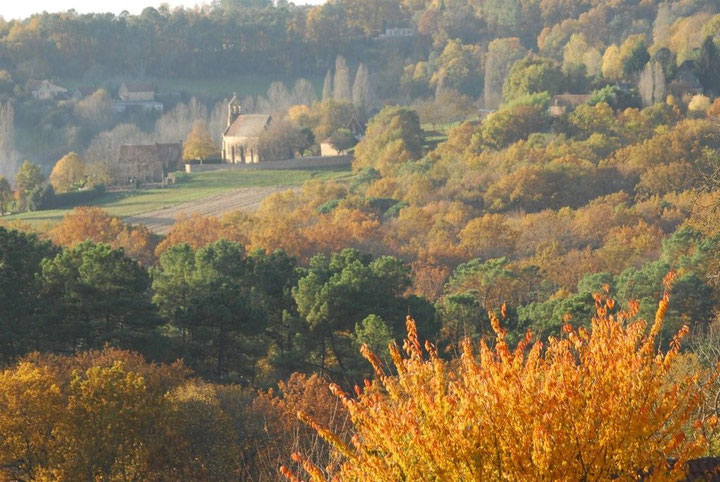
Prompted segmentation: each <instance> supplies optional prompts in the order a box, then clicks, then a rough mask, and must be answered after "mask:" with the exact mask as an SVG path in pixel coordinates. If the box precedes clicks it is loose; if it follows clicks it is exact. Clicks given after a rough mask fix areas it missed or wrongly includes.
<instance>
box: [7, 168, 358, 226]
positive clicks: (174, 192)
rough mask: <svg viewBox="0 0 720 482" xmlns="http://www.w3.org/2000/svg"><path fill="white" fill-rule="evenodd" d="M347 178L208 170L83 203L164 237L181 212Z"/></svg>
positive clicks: (320, 172)
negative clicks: (174, 181)
mask: <svg viewBox="0 0 720 482" xmlns="http://www.w3.org/2000/svg"><path fill="white" fill-rule="evenodd" d="M350 175H351V173H350V171H349V170H347V169H314V170H310V169H308V170H287V171H279V170H276V171H270V170H268V171H263V170H253V171H211V172H202V173H195V174H190V175H187V176H186V177H185V178H183V179H182V181H180V182H179V183H178V184H175V185H170V186H167V187H165V188H146V189H143V188H141V189H134V190H127V191H119V192H118V191H113V192H106V193H104V194H102V195H101V196H99V197H98V198H96V199H94V200H93V201H92V202H90V203H88V204H90V205H92V206H98V207H100V208H102V209H105V210H106V211H107V212H108V213H110V214H112V215H114V216H119V217H121V218H123V220H125V221H127V222H130V223H133V224H139V223H142V224H146V225H147V226H148V228H150V229H151V230H153V231H155V232H157V233H165V232H167V230H168V228H169V227H170V225H171V224H172V223H173V222H174V221H175V219H176V218H177V217H178V215H180V214H182V213H184V214H186V215H191V214H193V213H198V214H204V215H215V216H220V215H222V214H224V213H227V212H230V211H235V210H239V209H242V210H247V211H252V210H255V209H257V207H258V206H259V205H260V203H261V202H262V200H263V199H265V198H266V197H268V196H269V195H271V194H273V193H275V192H278V191H284V190H287V189H289V188H293V189H299V188H300V187H301V186H302V185H303V183H305V182H306V181H309V180H312V179H322V180H327V179H339V180H340V179H343V178H347V177H349V176H350ZM71 209H72V208H67V209H52V210H46V211H34V212H29V213H22V214H17V215H14V216H7V217H5V218H4V220H6V221H12V220H19V221H22V222H26V223H30V224H34V225H42V224H48V225H52V224H55V223H57V222H59V221H60V220H62V217H63V216H64V215H65V214H66V213H68V212H69V211H71Z"/></svg>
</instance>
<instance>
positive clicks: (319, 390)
mask: <svg viewBox="0 0 720 482" xmlns="http://www.w3.org/2000/svg"><path fill="white" fill-rule="evenodd" d="M298 411H301V412H303V413H307V414H309V415H310V416H312V417H313V418H314V419H316V420H318V421H319V422H320V423H322V424H323V426H325V427H330V429H331V430H332V431H333V432H335V433H339V434H341V437H342V438H343V439H345V440H347V439H349V436H348V429H349V427H350V420H349V417H348V413H347V411H346V410H345V407H343V405H342V403H341V402H340V400H338V398H337V397H335V396H334V395H333V394H332V393H331V391H330V389H329V388H328V382H327V380H326V379H324V378H322V377H320V376H318V375H311V376H307V375H304V374H302V373H293V374H292V375H291V376H290V378H289V379H288V380H287V381H284V382H283V381H281V382H279V383H278V391H277V392H276V391H274V390H269V391H267V392H259V393H258V395H257V397H255V399H254V400H253V402H252V405H251V406H250V408H249V413H250V416H251V417H252V418H253V419H256V420H262V422H263V424H264V427H263V429H264V430H263V431H264V433H265V434H266V435H267V436H266V437H264V438H263V439H262V440H257V441H255V442H254V444H253V448H254V455H253V459H254V460H253V463H252V464H248V465H249V466H250V467H252V470H253V473H251V474H248V475H249V476H250V477H252V479H253V480H276V479H277V475H278V473H277V468H278V465H279V464H286V465H287V464H291V463H292V462H291V460H290V454H291V453H292V452H297V451H301V452H303V453H306V454H312V458H313V460H315V461H317V462H320V463H322V465H323V466H325V465H328V464H334V465H335V466H336V467H337V466H338V464H339V462H341V458H340V457H338V456H337V454H335V453H333V451H332V450H331V446H330V445H329V444H328V443H326V442H325V441H323V440H322V439H321V438H320V437H319V436H318V435H317V433H316V432H315V431H314V430H312V429H311V428H310V427H308V426H306V425H305V424H303V423H302V422H301V421H300V420H298V417H297V413H298Z"/></svg>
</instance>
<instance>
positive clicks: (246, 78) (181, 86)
mask: <svg viewBox="0 0 720 482" xmlns="http://www.w3.org/2000/svg"><path fill="white" fill-rule="evenodd" d="M298 78H300V76H297V77H296V76H284V75H280V74H244V75H234V76H233V75H230V76H221V77H218V78H206V79H193V78H175V77H174V78H170V79H162V78H158V79H154V80H153V81H152V82H153V85H154V86H155V89H156V90H157V93H158V95H163V94H168V93H172V92H178V93H186V94H188V95H189V96H195V97H201V98H205V99H223V98H230V97H232V95H233V92H237V94H238V96H240V97H245V96H248V95H252V96H256V95H266V94H267V90H268V87H270V84H271V83H273V82H275V81H280V82H283V83H284V84H285V87H287V88H288V90H292V88H293V86H294V85H295V81H296V80H297V79H298ZM305 78H307V79H308V80H309V81H310V82H311V83H312V84H313V87H315V91H316V93H317V95H318V96H320V91H321V89H322V82H323V79H322V77H317V76H306V77H305ZM121 83H122V81H121V80H120V79H119V78H116V79H107V80H105V81H100V82H88V81H84V80H83V79H74V78H62V79H58V84H60V85H62V86H63V87H66V88H69V89H72V88H74V87H80V86H84V85H88V84H90V85H95V84H99V85H98V86H100V85H117V86H119V85H120V84H121ZM110 94H111V95H113V96H115V95H117V92H110Z"/></svg>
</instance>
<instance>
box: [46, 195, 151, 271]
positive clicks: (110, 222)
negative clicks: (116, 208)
mask: <svg viewBox="0 0 720 482" xmlns="http://www.w3.org/2000/svg"><path fill="white" fill-rule="evenodd" d="M50 239H52V241H53V242H54V243H56V244H58V245H60V246H67V247H70V248H72V247H74V246H75V245H76V244H78V243H82V242H83V241H87V240H90V241H92V242H94V243H107V244H109V245H110V246H111V247H113V248H115V249H117V248H123V249H124V250H125V253H126V254H127V255H128V256H129V257H131V258H134V259H137V260H138V261H140V262H142V263H143V264H146V265H148V264H152V263H153V262H154V261H155V257H154V254H153V251H154V249H155V245H156V244H157V239H156V237H155V235H153V234H152V233H151V232H150V231H149V230H148V229H147V228H146V227H145V226H142V225H140V226H131V225H129V224H126V223H124V222H123V221H122V220H121V219H120V218H118V217H116V216H111V215H110V214H108V213H107V212H106V211H104V210H102V209H100V208H98V207H86V206H83V207H77V208H75V209H73V210H72V211H71V212H69V213H68V214H66V215H65V217H63V220H62V221H61V222H60V223H59V224H58V225H57V226H55V227H54V228H53V229H52V230H50Z"/></svg>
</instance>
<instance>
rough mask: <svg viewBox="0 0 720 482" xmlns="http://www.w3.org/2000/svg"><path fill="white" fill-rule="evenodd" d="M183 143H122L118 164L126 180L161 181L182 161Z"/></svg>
mask: <svg viewBox="0 0 720 482" xmlns="http://www.w3.org/2000/svg"><path fill="white" fill-rule="evenodd" d="M182 153H183V145H182V143H181V142H178V143H173V144H149V145H137V144H133V145H124V146H121V147H120V155H119V158H118V160H119V165H120V169H121V173H122V177H125V178H127V180H128V181H135V180H138V181H142V182H161V181H162V180H163V179H164V178H165V177H166V176H167V174H168V173H169V172H171V171H174V170H176V169H177V168H178V167H179V165H180V163H181V161H182Z"/></svg>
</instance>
